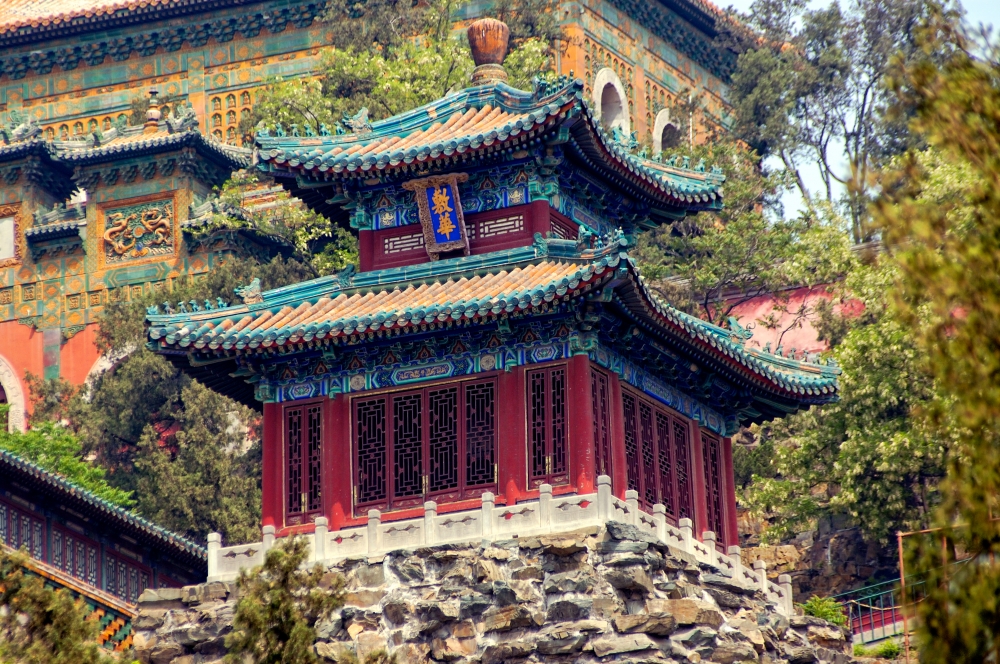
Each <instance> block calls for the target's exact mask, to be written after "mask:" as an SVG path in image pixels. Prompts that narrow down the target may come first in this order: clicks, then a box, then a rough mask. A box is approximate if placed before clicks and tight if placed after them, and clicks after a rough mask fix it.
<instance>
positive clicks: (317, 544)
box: [313, 516, 330, 563]
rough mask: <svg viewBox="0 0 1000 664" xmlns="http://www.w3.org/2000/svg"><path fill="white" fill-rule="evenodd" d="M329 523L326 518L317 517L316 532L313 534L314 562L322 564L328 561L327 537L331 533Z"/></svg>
mask: <svg viewBox="0 0 1000 664" xmlns="http://www.w3.org/2000/svg"><path fill="white" fill-rule="evenodd" d="M328 524H329V521H327V519H326V517H325V516H318V517H316V530H315V532H313V560H314V561H315V562H317V563H321V562H323V561H324V560H326V536H327V533H329V532H330V529H329V527H328Z"/></svg>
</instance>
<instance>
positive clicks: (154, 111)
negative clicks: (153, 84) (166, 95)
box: [143, 88, 160, 132]
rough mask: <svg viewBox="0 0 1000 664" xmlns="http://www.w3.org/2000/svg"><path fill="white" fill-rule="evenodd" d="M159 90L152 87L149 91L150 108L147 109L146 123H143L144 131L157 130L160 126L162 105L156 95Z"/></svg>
mask: <svg viewBox="0 0 1000 664" xmlns="http://www.w3.org/2000/svg"><path fill="white" fill-rule="evenodd" d="M158 94H160V92H159V90H157V89H156V88H152V89H150V91H149V108H148V109H147V110H146V123H145V124H144V125H143V127H144V131H147V132H149V131H157V130H158V129H159V126H160V105H159V101H158V100H157V99H156V95H158Z"/></svg>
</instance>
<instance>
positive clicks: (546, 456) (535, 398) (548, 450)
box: [527, 366, 569, 488]
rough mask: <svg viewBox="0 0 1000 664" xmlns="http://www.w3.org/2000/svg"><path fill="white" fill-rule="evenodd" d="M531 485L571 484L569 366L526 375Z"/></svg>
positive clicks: (541, 370) (550, 368)
mask: <svg viewBox="0 0 1000 664" xmlns="http://www.w3.org/2000/svg"><path fill="white" fill-rule="evenodd" d="M527 385H528V395H527V398H528V458H529V464H530V479H531V486H532V487H533V488H534V487H538V486H540V485H542V484H553V485H556V484H566V483H567V482H569V462H568V450H567V448H568V440H567V435H566V433H567V432H566V367H565V366H557V367H547V368H545V369H537V370H534V371H529V372H527Z"/></svg>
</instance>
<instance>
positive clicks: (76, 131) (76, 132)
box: [73, 121, 83, 136]
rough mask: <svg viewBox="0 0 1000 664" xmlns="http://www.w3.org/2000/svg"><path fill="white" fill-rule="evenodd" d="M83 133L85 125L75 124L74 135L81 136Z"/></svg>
mask: <svg viewBox="0 0 1000 664" xmlns="http://www.w3.org/2000/svg"><path fill="white" fill-rule="evenodd" d="M82 133H83V123H82V122H80V121H77V122H74V123H73V135H74V136H79V135H80V134H82Z"/></svg>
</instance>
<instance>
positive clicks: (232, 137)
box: [226, 127, 236, 143]
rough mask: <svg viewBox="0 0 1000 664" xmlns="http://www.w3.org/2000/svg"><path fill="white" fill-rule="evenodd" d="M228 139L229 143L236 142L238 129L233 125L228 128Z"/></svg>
mask: <svg viewBox="0 0 1000 664" xmlns="http://www.w3.org/2000/svg"><path fill="white" fill-rule="evenodd" d="M226 141H227V142H229V143H234V142H236V129H234V128H233V127H230V128H229V129H227V130H226Z"/></svg>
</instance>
